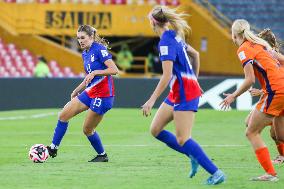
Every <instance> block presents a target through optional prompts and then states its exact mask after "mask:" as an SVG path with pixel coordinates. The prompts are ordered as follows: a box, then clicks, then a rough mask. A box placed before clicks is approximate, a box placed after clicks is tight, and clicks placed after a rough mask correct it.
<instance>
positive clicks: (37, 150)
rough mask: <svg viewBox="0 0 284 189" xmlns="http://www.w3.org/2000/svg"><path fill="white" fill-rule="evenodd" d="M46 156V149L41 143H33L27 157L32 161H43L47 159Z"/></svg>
mask: <svg viewBox="0 0 284 189" xmlns="http://www.w3.org/2000/svg"><path fill="white" fill-rule="evenodd" d="M48 156H49V154H48V150H47V148H46V147H45V146H44V145H43V144H35V145H33V146H32V147H31V149H30V151H29V158H30V160H32V161H33V162H34V163H43V162H45V161H46V160H47V158H48Z"/></svg>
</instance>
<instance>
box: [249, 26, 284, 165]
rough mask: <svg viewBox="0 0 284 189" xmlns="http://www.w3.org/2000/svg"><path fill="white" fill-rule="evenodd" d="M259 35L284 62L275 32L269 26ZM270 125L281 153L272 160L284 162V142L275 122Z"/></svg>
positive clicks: (253, 90)
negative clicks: (279, 138)
mask: <svg viewBox="0 0 284 189" xmlns="http://www.w3.org/2000/svg"><path fill="white" fill-rule="evenodd" d="M258 37H261V38H262V39H264V40H265V41H267V42H268V43H269V45H270V46H271V47H272V51H271V54H272V55H273V57H275V58H277V59H278V60H279V61H280V63H283V60H284V58H283V57H284V56H283V55H282V54H281V53H280V52H279V48H280V45H279V43H278V41H277V40H276V37H275V35H274V33H273V32H272V31H271V30H270V29H269V28H266V29H264V30H263V31H261V32H260V33H259V34H258ZM249 92H250V94H251V96H261V95H263V94H264V93H263V91H262V90H261V89H256V88H251V89H249ZM252 111H253V110H252ZM252 111H251V112H250V114H249V115H248V116H247V118H246V125H248V121H249V119H250V117H251V114H252ZM269 125H271V128H270V136H271V138H272V139H273V140H274V142H275V144H276V146H277V150H278V153H279V155H278V156H276V157H275V158H274V159H273V160H272V163H273V164H283V163H284V143H283V142H281V141H278V139H277V136H276V133H275V126H274V124H273V122H272V123H270V124H269Z"/></svg>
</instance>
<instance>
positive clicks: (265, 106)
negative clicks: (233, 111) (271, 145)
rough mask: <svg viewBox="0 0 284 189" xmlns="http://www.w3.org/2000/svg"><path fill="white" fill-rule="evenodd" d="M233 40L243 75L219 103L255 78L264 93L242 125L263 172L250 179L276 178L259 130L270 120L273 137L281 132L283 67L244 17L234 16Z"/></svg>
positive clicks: (226, 104)
mask: <svg viewBox="0 0 284 189" xmlns="http://www.w3.org/2000/svg"><path fill="white" fill-rule="evenodd" d="M232 39H233V42H234V43H235V44H236V45H237V46H239V49H238V57H239V59H240V61H241V63H242V66H243V69H244V74H245V79H244V82H243V83H242V85H241V86H240V87H239V88H238V89H237V90H236V91H235V92H233V93H232V94H224V95H225V96H226V98H225V99H224V100H223V101H222V102H221V103H220V105H221V108H222V109H224V110H226V109H228V108H229V107H230V104H231V103H232V102H233V101H234V100H235V99H236V98H237V97H238V96H240V95H241V94H243V93H244V92H246V91H247V90H248V89H249V88H250V87H251V86H252V84H253V83H254V82H255V77H257V78H258V80H259V82H260V85H261V87H262V90H263V91H264V95H262V97H261V98H260V101H259V102H258V104H257V106H256V109H255V110H254V111H253V112H252V115H251V118H250V120H249V122H248V127H247V129H246V136H247V138H248V140H249V141H250V143H251V145H252V147H253V149H254V151H255V154H256V157H257V159H258V161H259V163H260V164H261V166H262V167H263V169H264V170H265V172H266V174H264V175H262V176H259V177H255V178H252V179H251V180H254V181H278V177H277V173H276V171H275V169H274V167H273V164H272V162H271V159H270V154H269V151H268V148H267V147H266V145H265V143H264V141H263V140H262V138H261V135H260V134H261V131H262V130H263V128H264V127H265V126H266V125H268V124H269V123H271V122H272V120H273V121H274V124H275V131H276V134H277V138H278V140H280V141H282V142H283V141H284V137H283V136H281V135H278V134H279V133H284V127H282V126H283V125H284V69H283V68H282V67H281V65H280V63H279V61H278V60H277V59H275V58H274V57H273V56H272V55H271V53H270V52H269V51H271V49H272V48H271V46H270V45H269V44H268V43H267V42H266V41H265V40H263V39H261V38H260V37H258V36H256V35H255V34H254V33H253V32H252V31H251V30H250V25H249V23H248V22H247V21H246V20H243V19H238V20H236V21H235V22H234V23H233V25H232Z"/></svg>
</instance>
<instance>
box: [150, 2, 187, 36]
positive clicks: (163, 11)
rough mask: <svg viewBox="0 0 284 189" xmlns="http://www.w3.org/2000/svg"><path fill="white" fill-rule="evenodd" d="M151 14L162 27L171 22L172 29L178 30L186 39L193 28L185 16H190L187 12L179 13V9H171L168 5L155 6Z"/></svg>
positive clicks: (178, 33)
mask: <svg viewBox="0 0 284 189" xmlns="http://www.w3.org/2000/svg"><path fill="white" fill-rule="evenodd" d="M150 14H151V16H152V17H153V19H154V20H155V21H156V24H157V25H159V26H160V27H163V26H165V24H166V23H170V25H171V27H172V29H174V30H175V31H176V32H177V35H179V36H180V37H181V38H182V39H183V40H186V38H187V37H188V35H189V34H190V32H191V28H190V26H189V25H188V23H187V22H186V20H185V17H187V16H189V15H188V14H186V13H183V12H181V13H178V12H177V9H176V8H175V9H171V8H168V7H166V6H160V5H158V6H155V7H154V8H153V10H152V11H151V13H150Z"/></svg>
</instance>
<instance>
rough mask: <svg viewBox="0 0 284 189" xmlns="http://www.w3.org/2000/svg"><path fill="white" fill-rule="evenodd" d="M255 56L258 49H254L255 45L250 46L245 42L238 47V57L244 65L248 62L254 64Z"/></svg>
mask: <svg viewBox="0 0 284 189" xmlns="http://www.w3.org/2000/svg"><path fill="white" fill-rule="evenodd" d="M255 56H256V51H255V50H254V49H253V47H250V46H249V45H246V44H244V45H243V46H241V47H240V48H239V49H238V57H239V60H240V61H241V63H242V66H243V67H245V65H247V64H248V63H249V64H253V60H254V59H255Z"/></svg>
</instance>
